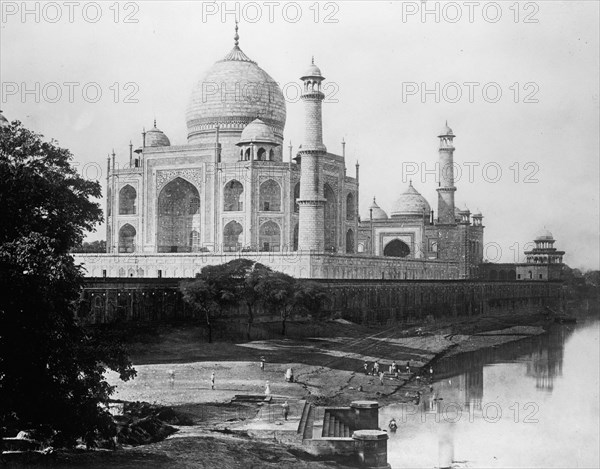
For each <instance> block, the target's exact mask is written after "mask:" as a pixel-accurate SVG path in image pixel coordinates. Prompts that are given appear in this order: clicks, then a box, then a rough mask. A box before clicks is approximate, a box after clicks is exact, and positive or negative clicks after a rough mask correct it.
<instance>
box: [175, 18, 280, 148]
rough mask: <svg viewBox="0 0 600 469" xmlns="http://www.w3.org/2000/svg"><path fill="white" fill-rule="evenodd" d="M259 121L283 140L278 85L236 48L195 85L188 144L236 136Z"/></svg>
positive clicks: (190, 111)
mask: <svg viewBox="0 0 600 469" xmlns="http://www.w3.org/2000/svg"><path fill="white" fill-rule="evenodd" d="M256 118H260V119H261V120H262V121H263V122H264V123H265V124H267V125H268V126H269V127H270V128H271V129H272V130H273V132H274V134H275V136H276V138H278V139H280V140H281V141H283V129H284V127H285V118H286V109H285V99H284V97H283V93H282V92H281V89H280V88H279V85H278V84H277V83H276V82H275V80H273V78H271V76H270V75H269V74H268V73H267V72H265V71H264V70H263V69H262V68H260V67H259V66H258V65H257V64H256V62H254V61H253V60H251V59H250V58H249V57H248V56H247V55H246V54H244V52H242V50H241V49H240V48H239V46H238V36H237V29H236V37H235V46H234V47H233V49H232V50H231V52H229V54H227V55H226V56H225V58H224V59H223V60H220V61H218V62H217V63H215V64H214V65H213V66H212V67H211V68H210V69H209V70H208V72H207V73H206V74H205V75H204V76H203V77H202V78H201V79H200V81H198V83H197V84H196V85H195V87H194V89H193V91H192V95H191V98H190V102H189V105H188V108H187V113H186V121H187V128H188V143H203V142H204V141H205V137H208V136H210V141H212V139H213V138H214V137H213V135H214V133H215V127H216V126H217V125H218V126H219V129H220V131H221V132H224V133H228V132H229V133H238V132H239V133H238V136H239V134H241V132H242V130H243V129H244V128H245V127H246V126H247V125H248V124H249V123H251V122H252V121H254V120H255V119H256Z"/></svg>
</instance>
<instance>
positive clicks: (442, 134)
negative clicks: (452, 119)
mask: <svg viewBox="0 0 600 469" xmlns="http://www.w3.org/2000/svg"><path fill="white" fill-rule="evenodd" d="M447 135H452V136H453V135H454V132H452V129H451V128H450V127H448V121H446V125H445V126H444V128H443V129H442V131H441V132H440V135H439V137H445V136H447Z"/></svg>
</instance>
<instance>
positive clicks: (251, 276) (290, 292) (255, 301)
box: [180, 259, 325, 341]
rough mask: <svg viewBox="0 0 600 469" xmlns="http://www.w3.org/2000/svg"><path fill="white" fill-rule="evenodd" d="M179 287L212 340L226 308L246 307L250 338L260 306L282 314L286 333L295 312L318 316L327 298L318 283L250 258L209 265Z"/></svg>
mask: <svg viewBox="0 0 600 469" xmlns="http://www.w3.org/2000/svg"><path fill="white" fill-rule="evenodd" d="M180 289H181V292H182V294H183V298H184V300H185V301H186V302H187V303H188V304H190V305H191V306H192V307H193V308H194V309H196V311H198V312H200V313H201V314H202V315H203V316H204V318H205V320H206V324H207V326H208V333H209V335H208V337H209V341H211V340H212V324H213V322H214V319H215V318H216V317H218V316H219V315H221V314H223V311H224V310H225V309H226V308H227V307H232V306H243V307H244V310H245V311H246V315H247V319H248V328H247V332H246V336H247V338H248V340H250V335H251V334H250V333H251V328H252V324H253V323H254V316H255V314H256V307H257V306H258V305H261V306H262V307H263V309H264V310H266V311H271V312H275V313H278V314H279V315H280V317H281V325H282V326H281V332H282V334H284V335H285V324H286V321H287V320H288V318H289V317H290V316H291V315H292V314H294V313H298V314H306V315H313V316H315V315H317V314H319V313H320V312H321V306H322V303H323V300H324V298H325V293H324V291H323V289H322V288H321V287H320V286H319V285H318V284H317V283H315V282H310V281H307V280H302V279H294V278H293V277H290V276H289V275H286V274H283V273H281V272H274V271H273V270H271V269H270V268H268V267H266V266H265V265H263V264H260V263H258V262H253V261H251V260H248V259H236V260H233V261H230V262H228V263H226V264H221V265H214V266H206V267H204V268H203V269H202V271H201V272H200V273H199V274H198V275H197V276H196V278H195V279H193V280H185V281H183V282H181V285H180Z"/></svg>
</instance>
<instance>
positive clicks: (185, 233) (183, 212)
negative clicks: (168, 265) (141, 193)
mask: <svg viewBox="0 0 600 469" xmlns="http://www.w3.org/2000/svg"><path fill="white" fill-rule="evenodd" d="M192 231H197V232H200V195H199V194H198V190H197V189H196V188H195V187H194V186H193V185H192V184H191V183H189V182H187V181H186V180H185V179H182V178H175V179H173V180H172V181H171V182H170V183H169V184H167V185H166V186H165V187H164V188H163V189H162V190H161V191H160V195H159V196H158V229H157V244H158V252H190V251H191V250H192V242H193V239H192V237H191V236H190V234H191V233H192Z"/></svg>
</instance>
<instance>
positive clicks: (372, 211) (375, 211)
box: [367, 197, 388, 220]
mask: <svg viewBox="0 0 600 469" xmlns="http://www.w3.org/2000/svg"><path fill="white" fill-rule="evenodd" d="M371 217H373V220H387V219H388V215H387V213H385V211H384V210H383V209H382V208H380V207H379V205H377V202H375V197H373V203H372V204H371V206H370V207H369V216H368V217H367V219H368V220H369V219H371Z"/></svg>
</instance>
